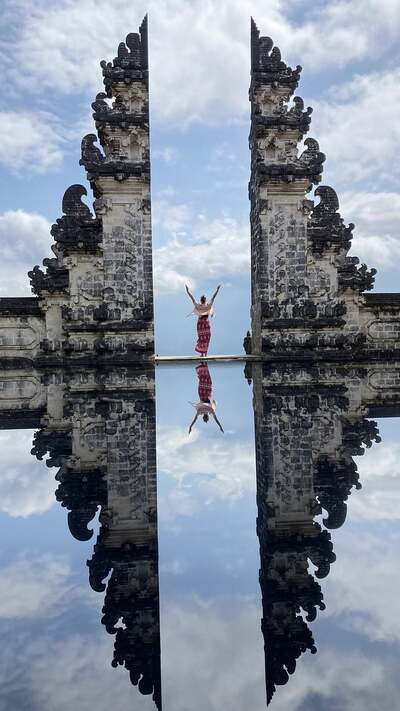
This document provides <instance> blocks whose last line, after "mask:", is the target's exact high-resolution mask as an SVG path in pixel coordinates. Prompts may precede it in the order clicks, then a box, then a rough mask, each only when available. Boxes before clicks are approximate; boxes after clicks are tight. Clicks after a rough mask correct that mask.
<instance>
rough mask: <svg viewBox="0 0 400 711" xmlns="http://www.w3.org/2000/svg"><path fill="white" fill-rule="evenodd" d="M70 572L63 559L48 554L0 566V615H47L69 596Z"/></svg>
mask: <svg viewBox="0 0 400 711" xmlns="http://www.w3.org/2000/svg"><path fill="white" fill-rule="evenodd" d="M70 575H71V570H70V567H69V565H68V564H67V563H66V561H65V560H64V559H62V558H57V557H54V556H49V555H42V556H39V557H34V558H29V560H28V559H27V558H21V559H19V560H16V561H15V562H12V563H10V564H9V565H7V566H5V567H3V568H1V575H0V618H3V619H18V618H27V617H35V618H37V617H45V618H47V617H48V616H49V614H50V608H54V607H59V605H60V604H61V602H62V600H63V599H64V602H65V599H66V597H69V598H70V597H71V586H70V585H68V586H67V582H68V578H69V577H70ZM69 603H70V599H69V600H68V604H69Z"/></svg>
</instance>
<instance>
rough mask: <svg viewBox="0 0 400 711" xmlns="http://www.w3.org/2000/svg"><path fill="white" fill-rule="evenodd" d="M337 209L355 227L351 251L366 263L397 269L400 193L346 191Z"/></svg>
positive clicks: (399, 232)
mask: <svg viewBox="0 0 400 711" xmlns="http://www.w3.org/2000/svg"><path fill="white" fill-rule="evenodd" d="M340 212H341V214H342V216H343V217H344V218H345V220H346V222H353V223H354V224H355V225H356V227H355V230H354V239H353V244H352V249H351V253H352V254H355V255H356V256H357V257H359V258H360V260H361V261H362V262H367V264H369V266H377V267H384V268H389V269H390V268H392V269H393V268H396V263H397V259H399V258H400V229H399V214H400V194H399V193H393V192H368V191H366V192H345V193H343V194H342V195H341V196H340Z"/></svg>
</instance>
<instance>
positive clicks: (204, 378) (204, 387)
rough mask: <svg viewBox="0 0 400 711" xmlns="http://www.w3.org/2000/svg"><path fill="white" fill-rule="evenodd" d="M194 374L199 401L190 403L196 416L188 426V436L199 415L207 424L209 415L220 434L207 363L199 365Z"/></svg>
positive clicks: (219, 424) (215, 402) (220, 427)
mask: <svg viewBox="0 0 400 711" xmlns="http://www.w3.org/2000/svg"><path fill="white" fill-rule="evenodd" d="M196 373H197V377H198V379H199V401H198V402H191V403H190V404H191V405H193V407H194V408H195V409H196V414H195V416H194V418H193V421H192V422H191V424H190V427H189V434H190V433H191V431H192V428H193V425H194V424H195V422H196V420H197V418H198V417H199V415H202V417H203V421H204V422H208V421H209V419H210V415H211V417H213V418H214V420H215V422H216V423H217V425H218V427H219V429H220V430H221V432H223V431H224V430H223V429H222V425H221V423H220V421H219V420H218V418H217V416H216V414H215V410H216V409H217V401H216V400H213V398H212V380H211V375H210V372H209V370H208V365H207V363H200V365H198V366H197V368H196Z"/></svg>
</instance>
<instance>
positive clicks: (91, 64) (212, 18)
mask: <svg viewBox="0 0 400 711" xmlns="http://www.w3.org/2000/svg"><path fill="white" fill-rule="evenodd" d="M9 5H10V7H13V5H14V6H15V5H16V3H15V2H14V3H12V2H11V3H9ZM147 10H148V11H149V14H150V58H151V87H152V106H154V112H155V116H157V117H158V118H159V119H160V120H165V119H167V120H172V121H174V122H179V124H180V125H182V124H183V125H184V124H185V123H187V122H188V121H191V120H194V119H201V120H206V121H210V120H211V121H213V120H216V119H217V120H221V119H223V120H232V119H237V118H238V117H239V118H243V117H244V116H245V115H246V112H247V111H248V103H247V87H248V81H249V61H250V59H249V18H250V15H251V14H252V15H253V16H254V17H255V18H256V20H257V22H258V24H259V26H260V29H261V30H262V33H263V34H269V35H271V36H272V37H273V39H274V40H275V41H276V42H277V43H278V44H280V46H281V49H282V52H283V56H284V58H288V59H290V61H292V63H294V64H297V63H301V64H305V65H307V71H308V72H310V73H311V72H313V71H316V72H318V71H323V72H326V69H327V67H329V66H343V65H345V64H346V63H348V62H349V61H352V60H355V59H358V60H360V59H362V58H364V57H365V58H368V59H370V57H371V55H373V56H374V58H380V57H381V55H382V54H383V53H384V52H385V51H387V50H388V49H389V48H390V46H391V45H392V44H394V43H395V42H396V38H397V36H398V26H399V21H400V10H399V6H398V3H396V2H394V1H393V0H347V1H343V0H342V1H340V2H339V1H336V2H331V3H329V4H324V5H323V6H322V7H320V8H319V9H317V8H314V9H313V8H311V11H310V9H309V8H307V14H306V15H305V19H304V20H296V21H294V20H293V21H289V20H288V19H287V17H286V16H285V10H284V6H283V5H282V3H281V2H279V0H271V1H270V2H269V3H268V5H267V6H266V5H265V3H264V2H262V1H261V0H252V1H251V0H218V1H217V0H207V1H206V2H203V3H201V4H200V5H199V3H196V2H193V1H192V2H182V0H164V2H162V3H160V2H159V1H158V0H147V2H142V1H141V0H140V1H139V2H138V3H136V5H135V8H132V7H131V5H129V4H127V3H126V2H125V0H115V2H113V3H111V4H110V3H109V2H107V1H106V0H97V1H96V0H87V1H86V2H85V3H84V5H83V4H82V2H81V0H69V2H63V3H58V4H57V5H54V4H42V5H40V4H39V5H38V4H36V3H35V4H34V3H25V12H24V13H21V14H20V22H19V23H15V28H16V29H15V32H12V33H10V38H9V42H10V46H7V45H6V43H4V45H3V52H2V54H3V57H2V63H3V66H5V67H6V68H7V74H8V83H9V85H12V86H17V87H18V86H20V87H23V88H24V90H26V89H28V90H34V91H40V92H43V91H44V90H47V89H50V90H54V89H55V90H57V91H60V92H64V93H67V94H69V93H73V92H77V91H81V90H86V89H89V90H90V91H91V92H93V93H95V92H96V91H98V90H99V88H100V86H101V79H100V70H99V67H98V62H99V59H102V58H105V59H110V58H112V57H114V56H115V53H116V48H117V46H118V43H119V42H120V41H121V40H122V39H124V37H125V34H126V32H127V30H128V29H129V30H131V31H135V30H136V29H137V26H138V24H139V23H140V21H141V19H142V17H143V15H144V13H145V12H146V11H147Z"/></svg>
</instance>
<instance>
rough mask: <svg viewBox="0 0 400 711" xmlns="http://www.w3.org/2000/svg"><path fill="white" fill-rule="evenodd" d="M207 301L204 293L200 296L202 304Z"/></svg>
mask: <svg viewBox="0 0 400 711" xmlns="http://www.w3.org/2000/svg"><path fill="white" fill-rule="evenodd" d="M206 301H207V299H206V297H205V296H204V295H203V296H200V303H201V304H205V303H206Z"/></svg>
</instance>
